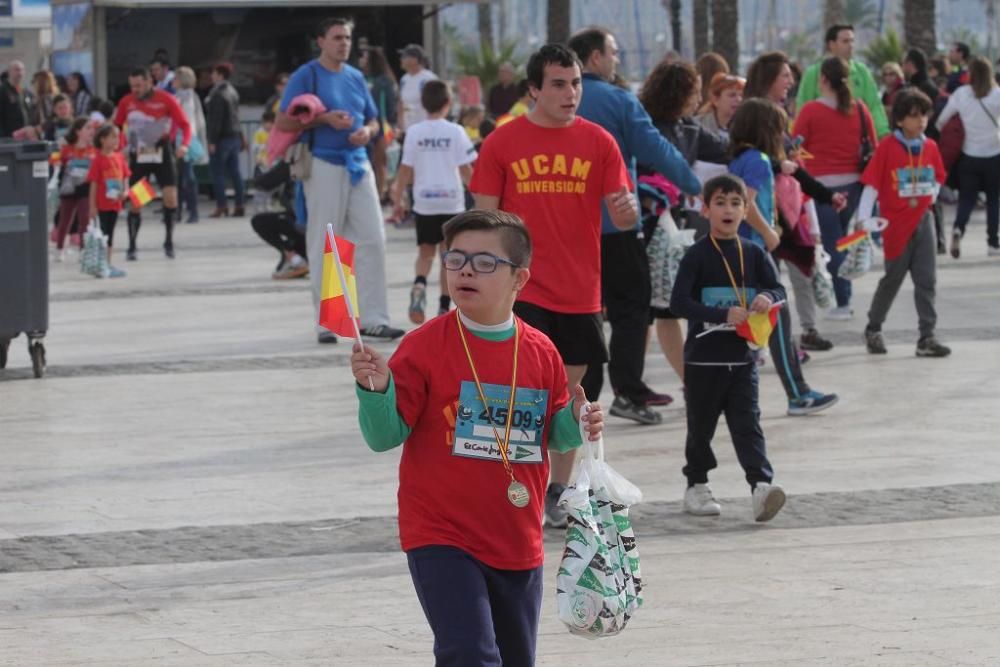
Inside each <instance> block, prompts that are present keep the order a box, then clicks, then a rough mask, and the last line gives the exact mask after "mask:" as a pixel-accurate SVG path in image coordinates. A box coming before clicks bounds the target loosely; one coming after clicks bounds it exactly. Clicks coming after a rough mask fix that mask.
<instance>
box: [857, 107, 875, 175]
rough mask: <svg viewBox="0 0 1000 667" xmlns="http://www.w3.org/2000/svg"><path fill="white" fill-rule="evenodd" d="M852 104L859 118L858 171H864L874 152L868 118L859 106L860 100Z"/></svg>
mask: <svg viewBox="0 0 1000 667" xmlns="http://www.w3.org/2000/svg"><path fill="white" fill-rule="evenodd" d="M854 105H855V107H856V108H857V110H858V118H859V119H860V120H861V146H860V148H859V149H858V173H864V171H865V167H867V166H868V163H869V162H871V159H872V155H874V154H875V147H874V146H873V145H872V140H871V138H870V137H869V136H868V119H867V118H866V117H865V114H864V107H862V106H861V102H855V103H854Z"/></svg>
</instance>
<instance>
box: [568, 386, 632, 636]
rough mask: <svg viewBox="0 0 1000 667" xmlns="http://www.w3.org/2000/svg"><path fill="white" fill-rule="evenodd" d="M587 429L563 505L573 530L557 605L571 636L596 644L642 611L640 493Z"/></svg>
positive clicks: (599, 441) (581, 430)
mask: <svg viewBox="0 0 1000 667" xmlns="http://www.w3.org/2000/svg"><path fill="white" fill-rule="evenodd" d="M589 409H590V406H589V405H585V406H584V407H583V409H582V411H581V413H583V414H585V413H586V412H587V411H589ZM583 425H584V422H583V421H582V420H581V422H580V433H581V436H582V438H583V446H582V447H581V459H580V469H579V472H578V474H577V477H576V481H575V482H574V483H573V485H572V486H570V487H568V488H567V489H566V491H564V492H563V495H562V497H561V498H560V500H559V505H560V506H561V507H563V508H564V509H566V511H567V512H569V525H568V526H567V528H566V546H565V549H564V550H563V556H562V561H561V562H560V565H559V572H558V574H557V575H556V604H557V605H558V608H559V620H561V621H562V622H563V623H565V624H566V625H567V626H568V627H569V630H570V632H572V633H574V634H579V635H583V636H584V637H588V638H590V639H596V638H598V637H606V636H611V635H616V634H618V633H619V632H621V631H622V630H623V629H624V628H625V625H626V624H627V623H628V621H629V619H630V618H631V617H632V615H633V614H634V613H635V611H636V609H638V608H639V606H641V605H642V594H641V591H642V578H641V575H640V572H639V551H638V549H637V548H636V542H635V533H634V532H633V530H632V524H631V522H630V521H629V518H628V508H629V506H630V505H634V504H635V503H638V502H639V501H641V500H642V492H641V491H640V490H639V489H638V487H636V486H635V485H634V484H632V483H631V482H629V481H628V480H627V479H625V478H624V477H622V476H621V475H619V474H618V473H617V472H615V471H614V470H613V469H612V468H611V466H609V465H608V464H607V463H605V461H604V441H603V438H601V439H598V440H597V441H596V442H591V441H590V438H589V433H587V432H586V431H585V430H584V427H583Z"/></svg>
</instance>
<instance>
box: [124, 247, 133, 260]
mask: <svg viewBox="0 0 1000 667" xmlns="http://www.w3.org/2000/svg"><path fill="white" fill-rule="evenodd" d="M135 259H136V257H135V248H129V249H128V250H127V251H126V252H125V260H126V261H129V262H134V261H135Z"/></svg>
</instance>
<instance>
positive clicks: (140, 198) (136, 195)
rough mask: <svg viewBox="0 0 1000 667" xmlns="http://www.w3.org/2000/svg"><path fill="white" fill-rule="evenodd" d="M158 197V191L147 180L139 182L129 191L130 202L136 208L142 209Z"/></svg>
mask: <svg viewBox="0 0 1000 667" xmlns="http://www.w3.org/2000/svg"><path fill="white" fill-rule="evenodd" d="M155 197H156V191H155V190H153V186H152V185H150V184H149V181H148V180H146V179H145V178H144V179H142V180H141V181H139V182H137V183H136V184H135V185H133V186H132V187H131V188H129V191H128V200H129V201H130V202H132V206H133V207H134V208H142V207H143V206H145V205H146V204H148V203H149V202H151V201H153V199H154V198H155Z"/></svg>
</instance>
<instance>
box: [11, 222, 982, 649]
mask: <svg viewBox="0 0 1000 667" xmlns="http://www.w3.org/2000/svg"><path fill="white" fill-rule="evenodd" d="M982 230H983V220H982V214H981V213H977V216H976V217H975V218H974V220H973V225H972V227H971V228H970V233H969V236H967V242H966V244H965V249H966V256H965V257H963V259H962V260H961V261H959V262H955V261H953V260H951V259H950V258H942V259H941V263H940V267H941V270H940V271H939V289H938V305H939V314H940V335H941V338H942V339H943V340H944V341H945V342H946V343H948V344H950V345H952V347H953V349H954V350H955V351H954V354H953V355H952V357H951V358H949V359H946V360H923V359H916V358H915V357H914V356H913V344H914V342H915V339H916V333H915V324H916V321H915V320H916V316H915V313H914V312H913V306H912V288H910V287H909V286H905V287H904V288H903V291H902V292H901V293H900V296H899V298H898V300H897V303H896V305H895V306H894V308H893V311H892V313H891V315H890V319H889V322H888V323H887V338H888V340H889V344H890V354H889V355H887V356H886V357H884V358H871V357H869V356H868V355H867V354H866V353H865V351H864V348H863V346H862V344H861V338H860V330H861V328H862V327H863V325H864V316H863V312H864V310H865V308H866V306H867V304H868V302H869V300H870V297H871V292H872V290H873V289H874V285H875V282H876V279H877V273H875V274H873V275H870V276H867V277H865V278H864V279H862V280H861V281H859V282H858V284H857V285H856V297H855V308H856V310H857V315H856V317H855V319H854V321H852V322H836V323H830V322H821V324H822V327H821V330H822V331H823V332H824V333H826V334H829V335H830V337H831V338H832V339H833V340H834V341H835V342H836V343H837V347H836V348H835V349H834V350H833V351H831V352H828V353H814V354H813V360H812V361H811V362H810V363H809V364H808V365H807V366H806V367H805V370H806V373H807V378H808V379H809V381H810V382H811V383H812V384H813V385H815V386H816V387H818V388H821V389H824V390H827V391H837V392H839V393H840V395H841V402H840V404H839V405H838V406H837V407H836V408H834V409H833V410H831V411H829V412H828V413H824V414H821V415H816V416H814V417H809V418H789V417H786V416H785V415H784V407H785V405H784V396H783V394H782V392H781V389H780V384H779V383H778V381H777V378H774V377H772V376H773V369H772V368H771V366H767V367H765V369H764V371H763V379H762V384H761V403H762V409H763V412H764V429H765V433H766V435H767V437H768V446H769V449H770V452H771V455H772V459H773V462H774V465H775V468H776V471H777V475H778V480H779V481H780V482H781V483H782V484H784V485H785V487H786V489H787V490H788V491H789V493H790V499H789V504H788V506H787V508H786V510H785V511H784V512H783V513H782V514H781V515H779V517H778V518H777V519H776V520H775V521H774V522H772V523H771V524H769V525H767V526H757V525H754V524H753V523H752V521H751V518H750V509H749V496H748V493H747V489H746V486H745V483H744V482H743V480H742V475H741V473H740V471H739V469H738V466H737V465H736V462H735V457H734V455H733V453H732V450H731V447H730V446H729V439H728V435H727V434H726V433H725V432H724V429H720V432H719V435H718V438H717V441H718V446H717V455H718V458H719V463H720V468H719V470H718V471H716V473H715V474H713V477H712V482H713V488H714V489H715V490H716V494H717V495H718V496H719V497H720V498H722V499H723V504H724V509H723V512H724V513H723V516H722V517H720V518H718V519H696V518H694V517H687V516H685V515H683V514H682V513H681V512H680V509H679V503H678V499H679V496H680V493H681V491H682V488H681V487H682V484H683V482H682V479H681V477H680V467H681V465H682V463H681V461H682V455H683V439H684V425H683V406H682V405H680V403H681V401H680V399H679V396H680V392H679V387H678V385H679V383H678V381H677V379H676V377H674V376H673V375H672V373H671V372H670V371H669V370H668V369H667V367H666V364H665V363H664V361H663V358H662V355H661V354H660V353H659V351H658V350H656V349H652V348H651V349H650V351H649V356H648V357H647V376H648V380H649V381H650V383H651V384H652V385H653V386H654V387H657V388H658V389H660V390H666V391H669V392H670V393H672V394H674V395H675V396H676V397H678V402H677V403H675V404H674V405H673V406H671V407H669V408H667V409H665V410H664V413H665V420H664V423H663V424H662V425H659V426H655V427H640V426H637V425H632V424H629V423H626V422H622V421H620V420H612V421H611V422H610V423H609V426H608V432H607V444H608V448H609V453H608V456H609V460H610V461H611V462H612V464H613V465H614V466H615V467H616V468H617V469H618V470H619V471H620V472H621V473H623V474H624V475H626V476H627V477H628V478H630V479H631V480H633V481H634V482H636V483H637V484H638V485H639V486H640V487H641V488H642V489H643V491H644V493H645V502H644V504H642V505H639V506H637V507H636V509H635V519H636V530H637V534H638V538H639V545H640V551H641V554H642V559H643V571H644V580H645V582H646V583H647V588H646V590H645V593H646V605H645V607H644V608H643V609H642V610H641V612H640V613H639V614H638V615H637V616H636V617H635V619H634V620H633V622H632V624H631V625H630V626H629V628H628V629H627V630H626V632H625V633H623V635H621V636H620V637H616V638H612V639H607V640H602V641H598V642H588V641H586V640H583V639H580V638H577V637H573V636H570V635H569V634H568V633H567V632H566V631H565V630H564V629H563V628H562V626H561V625H560V623H559V622H558V620H557V619H556V618H555V615H554V593H553V586H552V584H553V582H554V579H553V578H552V577H549V581H548V584H549V585H548V587H547V590H546V598H545V602H544V605H545V613H543V620H542V628H541V637H540V641H539V664H540V665H606V664H608V663H609V662H610V661H616V662H617V664H630V665H639V666H644V665H739V664H747V665H749V664H766V665H802V664H809V665H907V666H909V665H995V664H1000V639H997V637H1000V575H998V571H1000V570H998V569H997V562H998V561H997V556H996V554H997V553H998V549H1000V509H997V508H998V507H1000V502H998V501H1000V450H998V448H997V447H996V443H997V436H996V430H997V424H998V423H1000V422H998V421H997V416H996V415H997V401H996V398H995V397H996V396H997V394H998V393H1000V380H998V375H1000V345H998V342H997V341H998V338H1000V299H998V297H1000V260H991V259H988V258H986V256H985V248H984V247H977V244H976V242H975V241H974V240H973V239H975V238H979V237H980V236H982ZM158 231H159V230H157V229H156V226H155V225H152V224H150V225H147V226H146V227H144V228H143V236H142V238H141V239H140V250H141V252H140V261H139V262H136V263H129V264H128V265H124V263H123V266H124V268H126V269H128V271H129V275H128V277H126V278H125V279H122V280H116V281H99V280H94V279H92V278H87V277H85V276H82V275H80V274H79V273H77V272H76V270H75V267H74V266H73V265H72V264H69V263H67V264H53V265H52V300H51V327H50V331H49V335H48V336H47V338H46V345H47V348H48V360H49V364H50V366H49V369H48V376H47V377H46V378H45V379H43V380H40V381H36V380H33V379H29V378H30V369H29V363H28V358H27V354H26V352H25V350H24V347H23V346H24V341H23V338H22V339H18V340H15V341H14V344H13V346H12V349H11V360H10V368H8V369H6V370H3V371H0V456H2V460H3V463H4V465H3V468H2V469H3V472H2V473H0V665H130V666H131V665H212V666H215V665H428V664H431V663H432V659H431V658H430V634H429V631H428V630H427V628H426V624H425V622H424V620H423V617H422V614H421V612H420V608H419V605H418V604H417V601H416V597H415V595H414V594H413V590H412V586H411V584H410V581H409V576H408V574H407V571H406V564H405V559H404V558H403V557H402V555H401V554H400V553H399V552H398V549H397V546H396V541H395V539H396V538H395V528H394V522H395V518H394V517H395V488H396V485H395V480H396V466H397V464H398V452H389V453H386V454H382V455H376V454H373V453H371V452H369V451H368V450H367V449H366V448H365V447H364V445H363V443H362V442H361V441H360V437H359V433H358V428H357V424H356V419H355V416H354V415H355V401H354V398H353V395H352V391H353V390H352V387H351V378H350V376H349V374H348V372H347V369H346V355H347V352H348V350H347V348H348V346H347V345H337V346H324V347H320V346H318V345H316V343H315V341H314V338H313V336H312V328H311V324H310V310H311V309H310V305H309V297H308V292H307V289H306V285H305V282H304V281H296V282H292V283H276V282H273V281H271V280H270V278H269V274H270V271H271V270H272V267H273V264H274V261H275V258H274V257H273V253H272V251H270V249H268V248H266V247H265V246H263V245H262V244H260V243H257V241H256V240H255V238H254V237H253V234H252V231H251V230H250V228H249V224H248V222H247V221H246V220H225V221H211V222H208V221H206V222H204V223H200V224H198V225H184V226H182V227H181V228H180V229H179V230H178V233H177V239H176V244H177V259H176V260H174V261H169V260H167V259H165V258H164V257H163V256H162V254H161V253H160V252H159V250H158V245H159V243H160V241H161V240H162V239H160V238H158ZM412 237H413V231H412V229H409V230H406V229H404V230H396V229H390V230H389V260H390V261H389V263H388V264H389V267H390V304H391V307H392V310H393V313H394V314H395V315H398V321H399V322H402V321H403V320H404V318H405V308H406V298H407V285H408V283H409V281H410V279H411V276H410V271H411V268H410V267H411V262H412V259H413V252H414V248H413V239H412ZM143 244H145V245H143ZM983 245H985V244H983ZM431 291H432V292H435V291H436V288H434V287H433V285H432V289H431ZM383 347H384V348H385V349H386V350H391V347H392V346H391V345H383ZM608 397H609V394H608V393H607V392H606V393H605V395H604V399H605V400H607V399H608ZM559 552H560V544H559V537H558V535H552V536H550V539H549V540H548V542H547V549H546V556H547V558H546V566H547V567H548V569H549V572H550V573H551V572H554V567H555V565H556V563H557V562H558V556H559Z"/></svg>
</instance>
